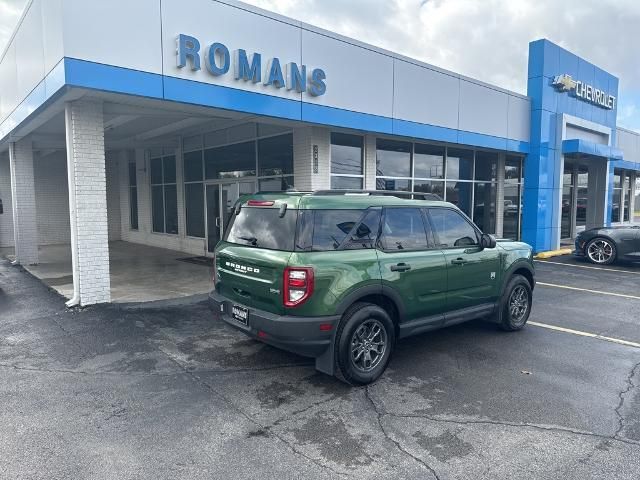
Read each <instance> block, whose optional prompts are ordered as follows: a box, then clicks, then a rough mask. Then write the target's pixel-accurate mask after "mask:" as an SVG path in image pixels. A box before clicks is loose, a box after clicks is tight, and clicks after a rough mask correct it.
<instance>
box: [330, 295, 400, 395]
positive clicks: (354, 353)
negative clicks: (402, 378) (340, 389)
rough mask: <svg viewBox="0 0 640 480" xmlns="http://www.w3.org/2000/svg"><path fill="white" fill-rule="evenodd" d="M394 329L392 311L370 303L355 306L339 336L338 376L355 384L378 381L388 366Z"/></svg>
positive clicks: (346, 316)
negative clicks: (388, 311) (390, 313)
mask: <svg viewBox="0 0 640 480" xmlns="http://www.w3.org/2000/svg"><path fill="white" fill-rule="evenodd" d="M394 344H395V329H394V326H393V321H392V320H391V318H390V317H389V314H388V313H387V312H386V311H385V310H384V309H382V308H381V307H379V306H378V305H374V304H371V303H364V302H359V303H355V304H354V305H352V306H351V307H350V308H349V309H348V310H347V311H346V312H345V314H344V315H343V317H342V321H341V322H340V327H339V328H338V332H337V335H336V348H335V354H336V366H337V372H336V373H337V376H338V378H340V379H341V380H343V381H345V382H347V383H349V384H352V385H366V384H368V383H371V382H374V381H376V380H377V379H378V378H379V377H380V375H382V373H383V372H384V371H385V369H386V368H387V364H388V363H389V359H390V358H391V353H392V350H393V346H394Z"/></svg>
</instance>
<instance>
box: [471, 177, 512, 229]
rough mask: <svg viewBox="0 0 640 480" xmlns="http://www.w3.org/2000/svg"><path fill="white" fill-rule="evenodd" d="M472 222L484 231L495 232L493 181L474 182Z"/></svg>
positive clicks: (494, 185)
mask: <svg viewBox="0 0 640 480" xmlns="http://www.w3.org/2000/svg"><path fill="white" fill-rule="evenodd" d="M505 208H506V201H505ZM473 223H475V224H476V226H477V227H478V228H479V229H480V230H482V231H483V232H484V233H496V184H495V183H475V184H474V206H473Z"/></svg>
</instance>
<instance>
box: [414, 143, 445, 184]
mask: <svg viewBox="0 0 640 480" xmlns="http://www.w3.org/2000/svg"><path fill="white" fill-rule="evenodd" d="M444 152H445V148H444V147H439V146H436V145H425V144H422V143H416V145H415V147H414V153H413V163H414V167H413V176H414V177H417V178H444Z"/></svg>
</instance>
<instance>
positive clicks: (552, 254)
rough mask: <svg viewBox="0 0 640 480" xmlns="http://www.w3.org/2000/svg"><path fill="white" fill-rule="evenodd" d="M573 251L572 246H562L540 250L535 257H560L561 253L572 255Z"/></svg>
mask: <svg viewBox="0 0 640 480" xmlns="http://www.w3.org/2000/svg"><path fill="white" fill-rule="evenodd" d="M572 252H573V250H572V249H571V248H561V249H559V250H549V251H548V252H540V253H538V254H537V255H536V256H535V258H536V259H544V258H551V257H559V256H560V255H570V254H571V253H572Z"/></svg>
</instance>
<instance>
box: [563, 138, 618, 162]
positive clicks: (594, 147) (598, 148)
mask: <svg viewBox="0 0 640 480" xmlns="http://www.w3.org/2000/svg"><path fill="white" fill-rule="evenodd" d="M562 153H563V154H571V153H573V154H577V153H581V154H584V155H594V156H596V157H603V158H608V159H611V160H622V159H623V154H622V150H619V149H617V148H614V147H610V146H609V145H603V144H601V143H594V142H589V141H587V140H582V139H579V138H574V139H570V140H563V141H562Z"/></svg>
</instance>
